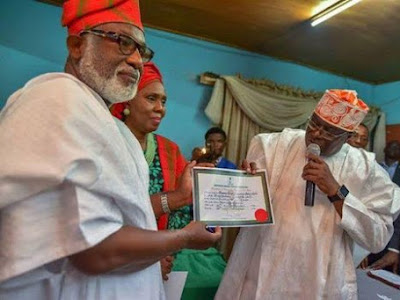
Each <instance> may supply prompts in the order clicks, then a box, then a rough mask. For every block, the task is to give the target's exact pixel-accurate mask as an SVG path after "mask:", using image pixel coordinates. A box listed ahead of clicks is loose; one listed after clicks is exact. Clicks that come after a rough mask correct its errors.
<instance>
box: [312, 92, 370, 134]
mask: <svg viewBox="0 0 400 300" xmlns="http://www.w3.org/2000/svg"><path fill="white" fill-rule="evenodd" d="M368 110H369V108H368V106H367V105H366V104H365V103H364V102H363V101H362V100H361V99H359V98H357V92H356V91H352V90H327V91H326V92H325V94H324V95H323V96H322V98H321V100H320V101H319V102H318V104H317V106H316V108H315V111H314V113H315V114H317V115H318V116H319V117H320V118H321V119H323V120H324V121H325V122H327V123H329V124H331V125H332V126H335V127H337V128H340V129H343V130H345V131H350V132H353V131H354V130H355V129H356V128H357V127H358V125H360V123H361V122H362V121H363V120H364V118H365V116H366V115H367V113H368Z"/></svg>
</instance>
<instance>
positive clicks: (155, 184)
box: [149, 139, 193, 229]
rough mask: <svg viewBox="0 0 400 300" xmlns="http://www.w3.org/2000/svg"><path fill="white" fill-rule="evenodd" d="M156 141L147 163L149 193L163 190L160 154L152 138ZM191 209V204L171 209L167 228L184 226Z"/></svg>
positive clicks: (191, 212) (187, 221)
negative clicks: (152, 157) (148, 163)
mask: <svg viewBox="0 0 400 300" xmlns="http://www.w3.org/2000/svg"><path fill="white" fill-rule="evenodd" d="M154 141H155V143H156V153H155V155H154V159H153V161H152V162H151V163H150V165H149V172H150V184H149V194H150V195H153V194H157V193H161V192H162V190H163V184H164V178H163V174H162V170H161V164H160V156H159V154H158V145H157V140H156V139H154ZM192 215H193V211H192V206H189V205H188V206H184V207H182V208H180V209H178V210H175V211H172V212H171V213H170V215H169V217H168V229H180V228H183V227H185V226H186V225H187V224H189V223H190V221H192V220H193V218H192Z"/></svg>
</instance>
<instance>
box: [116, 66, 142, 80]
mask: <svg viewBox="0 0 400 300" xmlns="http://www.w3.org/2000/svg"><path fill="white" fill-rule="evenodd" d="M115 74H125V75H128V76H130V77H132V78H134V79H135V80H136V81H139V78H140V72H139V70H137V69H127V68H118V69H117V70H116V72H115Z"/></svg>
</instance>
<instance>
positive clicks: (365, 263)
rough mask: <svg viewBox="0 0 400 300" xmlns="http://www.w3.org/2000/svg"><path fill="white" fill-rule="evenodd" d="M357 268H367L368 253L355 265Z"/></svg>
mask: <svg viewBox="0 0 400 300" xmlns="http://www.w3.org/2000/svg"><path fill="white" fill-rule="evenodd" d="M357 268H358V269H363V270H365V269H366V268H368V255H367V256H366V257H365V258H364V259H363V260H362V261H361V262H360V264H359V265H358V267H357Z"/></svg>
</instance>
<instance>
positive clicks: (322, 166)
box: [302, 153, 340, 196]
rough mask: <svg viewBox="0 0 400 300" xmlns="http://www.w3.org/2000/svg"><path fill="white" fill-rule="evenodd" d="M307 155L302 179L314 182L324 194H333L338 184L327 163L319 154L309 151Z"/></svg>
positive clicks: (337, 188) (338, 186)
mask: <svg viewBox="0 0 400 300" xmlns="http://www.w3.org/2000/svg"><path fill="white" fill-rule="evenodd" d="M307 157H308V162H307V164H306V165H305V166H304V169H303V174H302V177H303V179H304V180H309V181H312V182H314V183H315V184H316V185H317V186H318V188H319V189H320V190H321V191H322V192H323V193H325V194H326V195H328V196H333V195H335V194H336V193H337V191H338V190H339V188H340V185H339V183H338V182H337V181H336V179H335V178H334V177H333V175H332V173H331V170H330V169H329V167H328V165H327V164H326V163H325V162H324V160H323V159H322V158H321V157H320V156H317V155H314V154H312V153H309V154H308V155H307Z"/></svg>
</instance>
